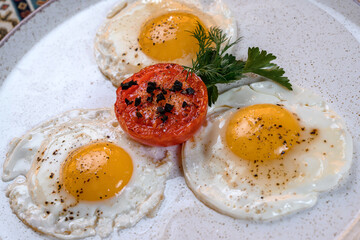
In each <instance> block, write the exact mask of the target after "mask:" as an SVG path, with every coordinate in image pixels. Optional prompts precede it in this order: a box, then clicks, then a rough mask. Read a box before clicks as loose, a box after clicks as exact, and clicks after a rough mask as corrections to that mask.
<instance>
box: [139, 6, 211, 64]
mask: <svg viewBox="0 0 360 240" xmlns="http://www.w3.org/2000/svg"><path fill="white" fill-rule="evenodd" d="M198 23H200V24H201V25H202V26H203V27H204V24H202V22H201V21H200V19H199V18H198V17H196V16H194V15H192V14H189V13H182V12H172V13H167V14H164V15H161V16H159V17H157V18H154V19H151V20H150V21H148V22H147V23H145V25H144V26H143V27H142V29H141V32H140V36H139V44H140V47H141V49H142V51H143V52H144V53H145V54H147V55H148V56H149V57H151V58H153V59H155V60H159V61H172V60H175V59H179V58H183V57H190V59H193V58H195V56H196V52H197V51H198V50H199V46H198V43H197V41H196V39H195V38H194V37H192V36H191V33H190V31H194V30H195V28H196V26H197V24H198ZM204 29H206V28H205V27H204Z"/></svg>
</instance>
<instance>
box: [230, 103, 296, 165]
mask: <svg viewBox="0 0 360 240" xmlns="http://www.w3.org/2000/svg"><path fill="white" fill-rule="evenodd" d="M300 129H301V128H300V126H299V123H298V121H297V119H296V118H295V117H294V115H293V114H292V113H290V112H289V111H288V110H286V109H284V108H282V107H280V106H277V105H272V104H257V105H252V106H249V107H244V108H242V109H240V110H238V111H237V112H236V113H235V114H234V116H233V117H232V118H231V119H230V121H229V124H228V126H227V129H226V142H227V145H228V146H229V148H230V149H231V150H232V152H234V153H235V154H236V155H237V156H239V157H241V158H242V159H245V160H250V161H254V160H273V159H278V158H281V157H282V156H283V155H284V154H285V153H286V152H288V151H289V150H290V149H291V148H292V147H293V146H294V145H295V144H296V143H297V142H298V139H299V136H300Z"/></svg>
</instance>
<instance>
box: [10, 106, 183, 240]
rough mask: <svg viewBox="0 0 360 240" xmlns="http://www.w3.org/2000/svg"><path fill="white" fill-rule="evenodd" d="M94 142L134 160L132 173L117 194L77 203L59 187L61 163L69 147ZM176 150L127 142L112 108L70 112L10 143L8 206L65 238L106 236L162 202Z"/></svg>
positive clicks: (43, 229) (41, 229) (44, 230)
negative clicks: (116, 148) (117, 149)
mask: <svg viewBox="0 0 360 240" xmlns="http://www.w3.org/2000/svg"><path fill="white" fill-rule="evenodd" d="M94 141H108V142H112V143H114V144H116V145H118V146H120V147H122V148H123V149H124V150H125V151H126V152H127V153H128V154H129V155H130V156H131V158H132V161H133V166H134V169H133V174H132V177H131V179H130V182H129V183H128V184H127V185H126V186H125V187H124V189H122V190H121V191H120V192H119V193H118V194H116V196H115V197H112V198H109V199H106V200H102V201H92V202H89V201H80V202H77V201H76V199H75V198H74V197H73V196H71V195H70V194H69V193H67V191H66V190H65V189H64V188H63V187H60V186H59V180H60V169H61V165H62V163H63V162H64V160H65V159H66V157H67V156H68V154H69V153H70V152H71V151H72V150H74V149H76V148H78V147H81V146H84V145H87V144H89V143H91V142H94ZM176 148H177V147H176V146H175V147H170V148H156V147H148V146H144V145H142V144H139V143H137V142H135V141H133V140H131V139H130V138H128V137H127V136H126V134H125V133H124V132H123V131H122V130H121V128H120V127H119V126H118V123H117V120H116V118H115V116H114V113H113V111H112V110H110V109H95V110H73V111H69V112H67V113H64V114H63V115H61V116H59V117H56V118H54V119H53V120H50V121H48V122H46V123H44V124H42V125H40V126H38V127H36V128H34V129H32V130H31V131H29V132H28V133H27V134H25V135H24V136H23V137H22V138H20V139H17V140H15V141H13V142H12V144H11V147H10V151H9V153H8V154H7V159H6V161H5V164H4V173H3V180H4V181H9V180H12V179H14V178H16V179H15V181H14V182H12V183H11V184H10V185H9V187H8V190H7V196H8V197H9V201H10V206H11V208H12V210H13V212H14V213H15V214H16V215H17V216H18V217H19V219H20V220H22V221H23V222H24V223H25V224H27V225H28V226H30V227H31V228H32V229H34V230H35V231H38V232H41V233H45V234H47V235H51V236H55V237H58V238H63V239H73V238H79V237H87V236H92V235H96V234H97V235H99V236H101V237H106V236H108V235H109V234H110V233H111V232H113V231H114V229H122V228H127V227H131V226H133V225H135V224H136V223H137V222H138V221H139V220H140V219H141V218H143V217H144V216H145V215H149V216H150V215H151V214H152V211H153V210H154V209H156V208H157V206H158V205H159V204H160V203H161V200H162V198H163V192H164V187H165V181H166V179H167V177H168V175H169V173H170V171H171V169H172V165H173V161H174V159H176V158H177V153H176ZM50 176H51V177H50ZM60 183H61V182H60ZM104 187H106V186H104ZM59 189H60V190H59ZM64 209H65V210H66V211H65V210H64Z"/></svg>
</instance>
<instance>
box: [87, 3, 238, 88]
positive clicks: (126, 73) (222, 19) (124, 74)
mask: <svg viewBox="0 0 360 240" xmlns="http://www.w3.org/2000/svg"><path fill="white" fill-rule="evenodd" d="M150 3H151V4H158V5H160V7H161V8H164V7H167V8H169V7H170V11H177V10H178V9H177V8H176V7H179V6H180V7H181V8H182V9H181V10H183V11H185V12H188V13H192V14H194V15H198V14H196V13H199V14H200V15H201V16H198V17H199V18H200V19H201V20H202V21H203V22H204V24H205V25H207V26H208V27H211V26H216V25H222V26H226V28H225V29H224V31H225V33H226V34H227V35H228V36H229V37H230V38H231V39H232V40H235V39H236V38H237V24H236V21H235V19H234V18H233V16H232V14H231V11H230V10H229V8H228V7H227V6H226V5H225V4H223V3H222V2H221V0H215V1H212V4H210V5H207V6H206V7H205V6H204V5H202V4H201V3H200V2H199V1H189V0H176V1H168V2H167V1H161V0H160V1H149V2H147V3H145V4H140V1H124V2H121V3H119V4H117V5H116V6H115V7H114V8H113V9H112V10H111V11H110V13H109V14H108V16H107V20H106V21H105V22H104V24H103V25H102V26H100V28H99V30H98V32H97V34H96V36H95V41H94V42H95V43H94V53H95V60H96V62H97V64H98V66H99V69H100V71H101V72H102V73H103V74H104V75H105V76H106V77H107V78H109V79H110V81H111V82H112V83H113V85H114V86H115V87H118V86H119V85H120V83H121V82H122V81H123V80H124V79H126V78H128V77H130V76H131V75H132V74H133V73H135V72H137V71H139V70H140V69H141V68H143V67H145V66H149V65H152V64H155V63H158V62H160V61H156V60H153V59H151V58H150V57H148V56H147V55H146V54H144V53H143V52H142V51H137V52H136V53H134V54H133V55H135V54H136V55H138V57H137V60H136V63H135V62H134V63H133V64H131V63H130V60H133V58H131V59H130V60H129V59H128V56H120V55H119V53H117V52H116V50H117V49H116V47H115V44H114V42H113V41H112V40H111V39H110V38H111V37H110V36H107V35H106V32H107V31H108V29H109V28H111V27H112V25H114V24H115V25H116V22H117V21H119V19H121V18H123V17H124V16H125V17H126V16H129V15H130V16H131V14H133V13H134V12H136V11H137V10H138V9H139V8H140V9H141V7H146V5H148V4H150ZM174 6H176V7H174ZM203 9H205V11H203ZM170 11H169V12H170ZM163 13H164V12H163V11H161V12H159V13H156V16H158V15H161V14H163ZM219 13H220V14H219ZM148 15H149V14H148ZM145 16H146V19H145V22H146V21H147V20H148V18H154V17H156V16H155V15H149V16H147V15H146V14H145ZM142 24H143V22H141V23H138V24H137V26H136V27H135V28H138V29H139V31H140V29H141V26H142ZM220 27H221V26H220ZM138 34H139V33H138V32H137V31H136V36H135V37H134V36H131V37H130V39H125V40H128V41H129V44H130V45H131V46H130V45H129V46H123V48H124V51H127V50H128V49H127V48H129V47H132V48H133V49H135V48H140V46H139V45H138V42H137V37H138ZM112 35H114V34H112ZM115 35H116V34H115ZM122 37H123V36H122ZM131 38H132V40H131ZM233 51H234V47H232V48H230V49H229V50H228V52H233ZM129 55H130V54H129ZM120 58H123V59H127V60H126V61H125V62H123V63H122V62H121V61H120ZM128 60H129V61H128ZM127 62H129V65H126V63H127ZM173 62H174V63H178V64H181V60H175V61H173ZM137 63H140V64H141V66H140V67H139V66H136V64H137Z"/></svg>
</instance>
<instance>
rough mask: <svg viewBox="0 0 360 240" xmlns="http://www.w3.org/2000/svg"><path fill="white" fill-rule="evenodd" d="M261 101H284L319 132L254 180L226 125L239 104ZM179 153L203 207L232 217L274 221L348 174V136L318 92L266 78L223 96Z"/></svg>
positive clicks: (307, 203) (312, 201) (304, 123)
mask: <svg viewBox="0 0 360 240" xmlns="http://www.w3.org/2000/svg"><path fill="white" fill-rule="evenodd" d="M262 103H270V104H281V105H283V107H284V108H285V109H287V110H289V111H290V112H292V113H295V114H296V115H297V116H298V118H299V119H300V125H301V126H303V127H305V129H306V130H305V131H311V130H310V129H317V130H318V132H319V135H318V136H310V135H309V136H310V137H308V139H307V140H306V141H305V142H304V143H301V144H299V146H296V147H293V149H291V150H290V151H289V152H288V153H287V154H286V155H285V157H284V160H283V161H281V162H279V164H277V162H276V161H275V163H271V164H272V165H269V167H267V169H271V173H270V180H265V181H263V180H262V181H260V180H259V181H255V180H254V179H253V178H251V177H250V175H251V173H250V168H249V165H248V161H246V160H243V159H240V158H239V157H238V156H236V155H235V154H234V153H233V152H232V151H231V150H230V149H229V147H228V146H227V144H226V141H225V128H226V126H227V123H228V121H229V119H230V117H231V116H232V114H233V113H234V112H236V110H237V109H238V108H242V107H245V106H250V105H254V104H262ZM304 135H306V133H305V132H304ZM309 139H310V140H309ZM182 157H183V168H184V175H185V180H186V183H187V185H188V186H189V188H190V189H191V190H192V191H193V192H194V194H195V195H196V196H197V198H198V199H200V200H201V201H202V202H204V203H205V204H206V205H207V206H209V207H211V208H213V209H215V210H216V211H218V212H220V213H223V214H226V215H229V216H231V217H234V218H242V219H252V220H272V219H276V218H279V217H281V216H284V215H286V214H289V213H293V212H298V211H299V210H301V209H305V208H309V207H312V206H313V205H314V204H315V203H316V201H317V199H318V194H319V192H322V191H327V190H330V189H332V188H333V187H335V186H336V185H337V184H338V182H339V181H340V179H341V178H343V177H344V176H346V175H347V172H348V170H349V168H350V166H351V161H352V139H351V136H350V134H349V133H348V131H347V130H346V128H345V126H344V123H343V121H342V120H341V119H340V117H339V116H337V114H336V113H335V112H333V111H332V110H330V109H329V106H328V105H327V104H326V102H325V101H324V100H323V99H321V98H320V97H319V96H317V95H315V94H313V93H312V92H310V91H308V90H305V89H302V88H300V87H297V86H294V90H293V91H288V90H286V89H284V88H283V87H281V86H279V85H278V84H276V83H274V82H271V81H264V82H258V83H253V84H251V85H249V86H247V85H246V86H242V87H239V88H233V89H231V90H229V91H227V92H225V93H223V94H221V95H220V96H219V99H218V101H217V102H216V104H215V105H213V106H212V107H211V108H210V109H209V112H208V117H207V121H206V122H205V123H204V125H203V126H202V128H201V129H200V130H199V131H198V132H197V133H196V134H195V135H194V137H193V138H192V139H190V140H189V141H187V142H186V143H185V144H184V145H183V156H182ZM280 163H281V164H282V165H280ZM269 164H270V163H269ZM265 169H266V167H265ZM264 174H267V173H264ZM285 175H286V176H287V177H282V176H285ZM280 180H281V182H280ZM277 184H279V185H277Z"/></svg>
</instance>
